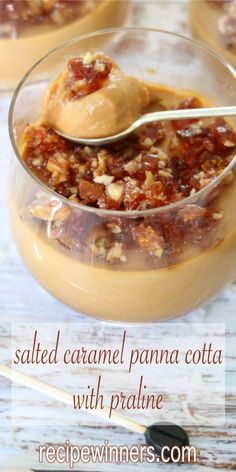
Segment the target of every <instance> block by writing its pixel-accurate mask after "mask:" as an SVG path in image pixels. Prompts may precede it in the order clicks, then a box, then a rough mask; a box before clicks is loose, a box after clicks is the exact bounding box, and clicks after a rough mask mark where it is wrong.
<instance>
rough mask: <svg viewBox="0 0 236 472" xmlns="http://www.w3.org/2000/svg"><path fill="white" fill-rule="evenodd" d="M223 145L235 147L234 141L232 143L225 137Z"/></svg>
mask: <svg viewBox="0 0 236 472" xmlns="http://www.w3.org/2000/svg"><path fill="white" fill-rule="evenodd" d="M224 146H225V147H229V148H231V147H235V143H233V141H229V139H227V140H226V141H224Z"/></svg>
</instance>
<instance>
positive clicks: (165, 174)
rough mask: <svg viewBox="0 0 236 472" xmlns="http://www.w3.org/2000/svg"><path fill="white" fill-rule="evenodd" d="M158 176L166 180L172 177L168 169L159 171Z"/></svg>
mask: <svg viewBox="0 0 236 472" xmlns="http://www.w3.org/2000/svg"><path fill="white" fill-rule="evenodd" d="M158 174H159V175H161V176H162V177H166V178H168V179H169V178H170V177H172V173H171V172H170V170H169V169H166V170H162V169H160V170H159V172H158Z"/></svg>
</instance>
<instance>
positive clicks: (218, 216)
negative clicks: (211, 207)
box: [212, 211, 224, 221]
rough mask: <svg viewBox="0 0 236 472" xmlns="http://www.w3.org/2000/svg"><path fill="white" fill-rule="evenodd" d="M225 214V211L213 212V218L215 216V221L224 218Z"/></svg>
mask: <svg viewBox="0 0 236 472" xmlns="http://www.w3.org/2000/svg"><path fill="white" fill-rule="evenodd" d="M223 216H224V213H223V211H220V212H217V213H213V214H212V218H213V219H214V220H215V221H218V220H222V218H223Z"/></svg>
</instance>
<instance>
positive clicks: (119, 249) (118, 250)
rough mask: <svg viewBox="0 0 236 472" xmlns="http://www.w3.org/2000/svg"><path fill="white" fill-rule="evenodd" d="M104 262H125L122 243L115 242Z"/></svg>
mask: <svg viewBox="0 0 236 472" xmlns="http://www.w3.org/2000/svg"><path fill="white" fill-rule="evenodd" d="M106 260H107V261H109V262H115V261H116V260H120V261H121V262H126V260H127V258H126V256H125V255H124V245H123V244H122V243H117V242H115V244H114V245H113V246H112V247H111V248H110V249H109V251H108V253H107V256H106Z"/></svg>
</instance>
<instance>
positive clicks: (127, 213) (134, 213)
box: [8, 27, 236, 217]
mask: <svg viewBox="0 0 236 472" xmlns="http://www.w3.org/2000/svg"><path fill="white" fill-rule="evenodd" d="M121 32H126V33H132V32H140V33H147V32H149V33H160V34H163V35H166V36H172V37H175V38H178V39H181V40H183V41H186V42H189V43H191V44H193V45H194V46H195V47H197V48H199V49H201V50H203V51H205V52H207V53H208V54H209V55H211V56H213V57H214V58H215V59H216V60H217V61H218V62H220V63H221V64H222V65H223V66H224V67H225V69H227V70H228V72H229V73H230V74H231V76H232V77H233V78H234V79H236V70H235V69H234V68H233V66H231V64H230V63H228V62H227V61H226V60H225V59H224V58H223V57H221V56H220V55H219V54H218V53H216V52H215V51H214V50H213V49H211V48H209V47H208V46H206V45H205V44H202V43H201V42H199V41H197V40H195V39H192V38H189V37H187V36H184V35H182V34H179V33H174V32H172V31H168V30H165V29H159V28H139V27H138V28H133V27H120V28H106V29H102V30H98V31H93V32H92V33H85V34H81V35H79V36H76V37H74V38H72V39H70V40H68V41H66V42H64V43H62V44H60V45H59V46H57V47H56V48H53V49H51V50H50V51H49V52H48V53H47V54H45V55H44V56H43V57H42V58H40V59H39V60H38V61H37V62H36V63H35V64H33V66H32V67H31V68H30V69H29V70H28V71H27V72H26V74H25V75H24V76H23V78H22V79H21V81H20V82H19V84H18V85H17V87H16V89H15V91H14V94H13V96H12V99H11V103H10V107H9V113H8V131H9V137H10V142H11V145H12V147H13V150H14V152H15V155H16V157H17V159H18V161H19V162H20V164H21V166H22V168H23V169H24V170H25V171H26V172H27V174H28V175H29V176H30V177H31V178H32V179H33V180H34V181H35V182H36V183H37V184H39V186H40V187H42V189H43V190H45V191H46V192H47V193H48V194H49V195H52V197H54V198H57V199H58V200H60V201H61V202H62V203H64V204H66V205H67V206H68V205H69V206H71V207H74V208H76V209H77V210H78V209H79V210H83V211H88V212H91V213H95V214H98V215H106V216H119V217H121V216H124V217H142V216H150V215H153V214H156V213H163V212H166V211H171V210H175V209H176V208H177V207H181V206H183V205H188V204H190V205H191V204H194V202H195V201H196V200H198V199H199V198H201V197H202V196H203V195H204V194H205V193H207V192H208V191H209V190H211V189H213V188H214V187H215V185H217V184H218V183H219V182H220V181H221V180H222V179H223V178H224V176H225V175H227V173H228V172H230V170H232V169H233V167H234V165H235V163H236V154H235V156H234V157H233V158H232V160H231V162H230V163H229V164H228V166H227V167H225V169H224V170H223V172H221V173H220V174H219V175H218V176H217V177H216V178H215V179H214V180H212V181H211V182H210V183H209V184H207V185H206V186H205V187H203V188H202V189H201V190H198V191H197V192H196V193H194V194H193V195H189V196H188V197H185V198H183V199H181V200H178V201H177V202H174V203H170V204H168V205H164V206H161V207H157V208H148V209H145V210H109V209H102V208H96V207H91V206H88V205H83V204H82V203H79V202H75V201H72V200H69V199H68V198H66V197H64V196H62V195H60V194H58V193H57V192H56V191H55V190H53V189H52V188H50V187H49V186H48V185H47V184H45V183H44V182H42V181H41V180H40V179H39V178H38V177H37V176H36V175H35V174H34V173H33V172H32V171H31V170H30V169H29V167H28V166H27V165H26V163H25V162H24V160H23V159H22V157H21V155H20V153H19V151H18V147H17V145H16V140H15V136H14V129H13V125H12V122H13V115H14V107H15V103H16V100H17V98H18V95H19V93H20V91H21V88H22V86H23V85H24V83H25V82H26V80H27V79H28V77H30V75H31V74H32V72H33V71H34V70H35V69H36V68H37V67H38V66H39V65H40V64H41V63H43V62H44V61H45V60H46V59H47V58H48V57H50V56H51V55H52V54H54V53H55V52H57V51H60V49H61V50H62V49H63V48H65V47H67V46H69V45H71V44H73V43H76V42H79V41H83V40H85V39H90V38H93V37H96V36H102V35H106V34H112V33H121Z"/></svg>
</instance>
